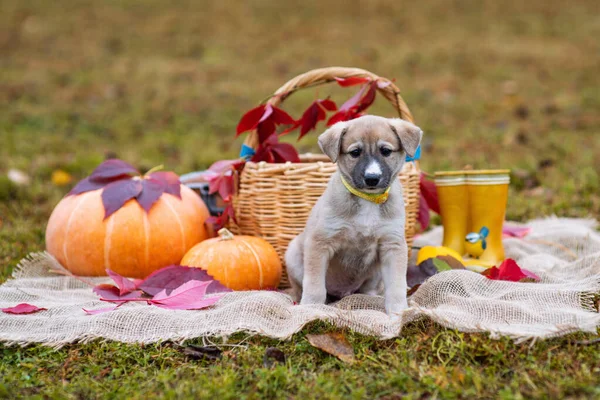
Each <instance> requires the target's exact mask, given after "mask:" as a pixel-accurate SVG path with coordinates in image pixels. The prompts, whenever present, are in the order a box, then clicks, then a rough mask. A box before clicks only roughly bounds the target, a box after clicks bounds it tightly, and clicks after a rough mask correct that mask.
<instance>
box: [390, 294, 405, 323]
mask: <svg viewBox="0 0 600 400" xmlns="http://www.w3.org/2000/svg"><path fill="white" fill-rule="evenodd" d="M407 308H408V303H407V301H406V299H404V300H401V301H396V302H393V303H388V302H386V303H385V312H386V313H387V315H388V316H389V317H390V318H391V319H392V321H398V320H400V319H401V318H402V312H403V311H404V310H406V309H407Z"/></svg>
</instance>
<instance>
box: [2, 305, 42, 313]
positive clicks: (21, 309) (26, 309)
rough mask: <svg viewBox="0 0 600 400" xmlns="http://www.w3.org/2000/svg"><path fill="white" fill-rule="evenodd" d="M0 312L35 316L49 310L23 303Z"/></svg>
mask: <svg viewBox="0 0 600 400" xmlns="http://www.w3.org/2000/svg"><path fill="white" fill-rule="evenodd" d="M0 310H2V312H4V313H6V314H33V313H36V312H38V311H44V310H47V309H46V308H41V307H38V306H34V305H33V304H27V303H21V304H17V305H16V306H14V307H7V308H0Z"/></svg>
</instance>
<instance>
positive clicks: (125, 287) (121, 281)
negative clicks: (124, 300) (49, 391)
mask: <svg viewBox="0 0 600 400" xmlns="http://www.w3.org/2000/svg"><path fill="white" fill-rule="evenodd" d="M106 273H107V274H108V276H110V278H111V279H112V280H113V282H115V285H117V287H118V288H119V295H120V296H123V295H124V294H127V293H130V292H132V291H134V290H135V289H136V287H135V283H134V282H133V281H132V280H129V279H127V278H125V277H123V276H121V275H119V274H118V273H116V272H115V271H112V270H110V269H107V270H106Z"/></svg>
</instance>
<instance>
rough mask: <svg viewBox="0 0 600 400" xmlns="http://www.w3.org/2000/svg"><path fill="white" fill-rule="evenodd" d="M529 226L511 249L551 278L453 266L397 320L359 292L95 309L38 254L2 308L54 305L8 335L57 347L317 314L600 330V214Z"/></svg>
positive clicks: (541, 334)
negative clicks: (331, 300) (183, 306)
mask: <svg viewBox="0 0 600 400" xmlns="http://www.w3.org/2000/svg"><path fill="white" fill-rule="evenodd" d="M527 225H528V226H530V227H531V228H532V231H531V233H530V234H529V235H528V236H527V237H526V238H525V239H517V238H510V239H505V241H504V246H505V249H506V256H507V257H511V258H514V259H515V260H517V262H518V263H519V265H520V266H521V267H523V268H527V269H529V270H531V271H533V272H535V273H536V274H538V275H539V276H540V277H541V282H539V283H513V282H504V281H492V280H489V279H487V278H485V277H484V276H481V275H479V274H477V273H474V272H470V271H466V270H454V271H447V272H443V273H440V274H437V275H435V276H433V277H432V278H430V279H429V280H427V282H425V283H424V284H423V285H422V286H421V287H420V288H419V289H418V290H417V292H416V293H415V294H414V295H413V296H412V297H411V299H410V300H409V304H410V308H409V309H408V310H406V311H405V313H404V315H403V318H402V320H401V321H398V322H396V323H394V322H392V321H391V320H390V319H389V318H388V316H387V315H386V314H385V313H384V308H383V299H382V298H380V297H369V296H364V295H353V296H350V297H346V298H344V299H342V300H341V301H339V302H338V303H337V304H334V305H311V306H301V305H294V304H293V303H292V301H291V300H290V298H289V297H288V296H287V295H285V294H283V293H279V292H273V291H262V292H236V293H229V294H227V295H225V296H224V297H223V298H222V299H221V300H220V301H219V302H218V303H217V304H216V306H214V307H212V308H209V309H206V310H199V311H173V310H165V309H162V308H158V307H154V306H149V305H146V304H143V303H133V304H125V305H124V306H122V307H120V308H119V309H117V310H115V311H111V312H108V313H103V314H98V315H93V316H92V315H87V314H86V313H85V312H84V311H83V310H82V308H86V309H96V308H105V307H107V306H109V305H110V304H108V303H104V302H101V301H99V300H98V297H97V296H96V295H95V294H94V293H93V292H92V290H91V289H90V287H89V286H86V285H85V284H84V283H82V282H80V281H78V280H75V279H73V278H70V277H66V276H61V275H57V274H56V273H53V272H49V271H50V270H51V269H52V268H51V267H52V264H53V263H56V261H55V260H54V259H53V258H52V257H51V256H49V255H47V254H45V253H37V254H33V255H31V256H30V257H28V258H27V259H25V260H23V261H22V262H21V263H20V265H19V266H18V267H17V268H16V269H15V271H14V273H13V279H10V280H8V281H7V282H6V283H4V284H3V285H2V286H0V308H3V307H10V306H14V305H16V304H17V303H22V302H25V303H31V304H34V305H37V306H38V307H45V308H47V309H48V310H47V311H42V312H39V313H36V314H30V315H9V314H5V313H1V312H0V341H3V342H5V343H11V344H23V345H24V344H29V343H35V342H37V343H45V344H48V345H51V346H55V347H57V346H61V345H63V344H65V343H71V342H77V341H80V342H81V341H89V340H92V339H96V338H105V339H112V340H118V341H122V342H141V343H149V342H156V341H160V340H167V339H170V340H183V339H189V338H197V337H203V336H227V335H230V334H232V333H234V332H240V331H244V332H249V333H255V334H260V335H264V336H268V337H272V338H280V339H285V338H289V337H290V336H291V335H292V334H294V333H295V332H298V331H299V330H300V329H302V327H303V326H304V325H305V324H306V323H308V322H310V321H313V320H317V319H321V320H327V321H329V322H331V323H333V324H334V325H337V326H339V327H348V328H351V329H353V330H355V331H357V332H361V333H364V334H369V335H374V336H376V337H378V338H381V339H385V338H391V337H394V336H398V335H400V334H401V329H402V326H403V325H405V324H406V323H408V322H410V321H413V320H415V319H416V318H419V317H424V316H427V317H429V318H431V319H433V320H434V321H436V322H438V323H440V324H442V325H443V326H446V327H449V328H456V329H459V330H461V331H465V332H489V333H490V334H491V336H492V337H493V338H497V337H500V336H510V337H512V338H514V339H515V340H519V341H522V340H526V339H532V338H545V337H552V336H558V335H563V334H566V333H569V332H573V331H579V330H581V331H590V332H595V331H596V328H597V327H598V326H599V325H600V314H598V313H597V311H596V308H595V305H594V295H595V294H598V293H600V234H599V233H598V232H596V231H595V227H596V222H595V221H591V220H580V219H556V218H553V219H544V220H535V221H531V222H529V223H528V224H527ZM441 234H442V231H441V228H437V229H434V230H433V231H431V232H429V233H427V234H425V235H422V236H421V237H419V238H418V239H417V240H416V243H415V244H416V245H421V246H422V245H426V244H432V245H439V244H440V242H441ZM94 282H95V283H100V282H106V279H94Z"/></svg>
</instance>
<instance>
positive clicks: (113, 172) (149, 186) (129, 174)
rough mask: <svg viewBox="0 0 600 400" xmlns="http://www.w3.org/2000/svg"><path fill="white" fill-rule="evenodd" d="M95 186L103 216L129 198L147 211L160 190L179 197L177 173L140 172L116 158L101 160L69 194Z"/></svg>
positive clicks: (106, 216)
mask: <svg viewBox="0 0 600 400" xmlns="http://www.w3.org/2000/svg"><path fill="white" fill-rule="evenodd" d="M97 189H103V191H102V195H101V196H102V205H103V206H104V219H106V218H108V217H110V216H111V215H112V214H113V213H114V212H116V211H118V210H119V209H120V208H121V207H123V205H124V204H125V203H127V202H128V201H129V200H132V199H135V200H136V201H137V202H138V204H139V205H140V206H141V207H142V208H143V209H144V210H145V211H146V212H149V211H150V209H151V208H152V206H153V205H154V203H156V202H157V201H158V199H159V198H160V197H161V196H162V195H163V193H169V194H171V195H173V196H176V197H178V198H180V199H181V186H180V182H179V177H178V176H177V175H176V174H175V173H174V172H167V171H156V172H150V173H148V174H146V175H144V176H142V175H141V174H140V172H139V171H138V170H137V169H135V168H134V167H133V166H132V165H131V164H128V163H126V162H125V161H122V160H118V159H111V160H107V161H104V162H103V163H102V164H100V165H99V166H98V167H97V168H96V169H95V170H94V171H93V172H92V174H91V175H90V176H89V177H87V178H85V179H83V180H81V181H80V182H79V183H77V185H75V187H74V188H73V189H72V190H71V191H70V192H69V196H71V195H77V194H81V193H85V192H89V191H92V190H97Z"/></svg>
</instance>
